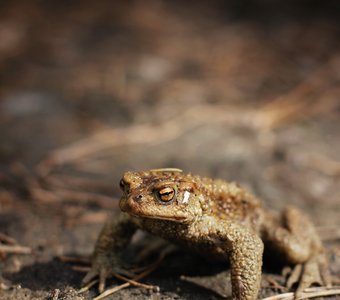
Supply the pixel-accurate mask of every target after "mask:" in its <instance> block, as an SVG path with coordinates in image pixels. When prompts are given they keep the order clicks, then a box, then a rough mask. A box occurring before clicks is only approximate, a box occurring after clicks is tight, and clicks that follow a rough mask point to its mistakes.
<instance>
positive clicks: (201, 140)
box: [0, 0, 340, 300]
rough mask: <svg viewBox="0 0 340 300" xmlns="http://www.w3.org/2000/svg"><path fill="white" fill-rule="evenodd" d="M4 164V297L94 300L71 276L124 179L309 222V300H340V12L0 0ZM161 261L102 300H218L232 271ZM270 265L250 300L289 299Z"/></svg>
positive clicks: (131, 251)
mask: <svg viewBox="0 0 340 300" xmlns="http://www.w3.org/2000/svg"><path fill="white" fill-rule="evenodd" d="M0 161H1V166H0V299H1V300H12V299H18V300H24V299H25V300H31V299H38V300H43V299H44V300H47V299H49V300H66V299H67V300H69V299H78V300H80V299H96V298H95V297H97V296H98V290H97V288H96V286H93V287H91V288H89V289H88V290H86V289H84V290H81V280H82V278H83V277H84V274H85V273H84V272H86V270H87V269H88V267H89V263H88V262H89V257H90V255H91V252H92V249H93V246H94V243H95V240H96V237H97V235H98V233H99V231H100V228H101V227H102V225H103V223H104V222H105V219H106V218H107V216H108V215H110V214H113V215H115V214H117V213H118V211H119V208H118V200H119V197H120V190H119V179H120V177H121V175H122V173H123V172H124V171H127V170H143V169H151V168H162V167H177V168H181V169H183V170H185V171H186V172H192V173H194V174H198V175H202V176H210V177H219V178H223V179H225V180H229V181H237V182H239V183H240V184H241V185H243V186H245V187H246V188H247V189H249V190H250V191H252V192H253V193H254V194H256V195H257V196H258V197H259V198H261V199H262V200H263V202H264V203H265V205H266V206H268V207H270V208H271V209H274V210H280V209H283V208H284V207H285V206H286V205H288V204H292V205H295V206H296V207H298V208H300V209H301V210H302V211H304V212H305V213H307V214H309V215H310V216H311V218H312V220H313V222H314V223H315V225H316V227H317V230H318V232H319V234H320V236H321V238H322V240H323V242H324V245H325V247H326V249H327V257H328V260H329V262H330V271H331V273H332V279H333V287H332V288H328V289H327V288H325V287H314V288H312V289H311V290H309V292H308V293H309V294H308V293H307V294H306V295H305V296H304V298H303V299H307V298H312V297H318V299H321V298H322V297H323V299H337V298H338V299H340V287H339V285H340V4H339V2H338V1H332V0H330V1H321V0H319V1H316V0H312V1H301V0H298V1H293V0H288V1H278V0H274V1H264V0H249V1H237V0H232V1H219V0H213V1H161V0H159V1H157V0H147V1H141V0H139V1H137V0H136V1H132V0H128V1H87V0H86V1H70V2H68V1H38V0H34V1H17V0H14V1H3V2H2V3H1V4H0ZM145 243H152V237H150V236H145V235H143V234H140V233H139V234H137V235H136V236H135V237H134V239H133V241H132V243H131V245H130V246H129V248H128V249H127V252H126V253H125V260H126V261H127V262H129V263H131V264H132V261H133V258H134V257H135V256H136V255H138V253H140V251H141V250H142V249H143V245H145ZM163 253H164V252H160V253H158V254H157V253H155V254H153V255H152V256H151V257H148V258H146V259H145V261H144V262H142V265H143V266H145V267H146V268H148V271H149V274H148V275H145V276H144V277H143V278H142V279H140V280H139V281H138V283H134V282H132V283H131V282H130V283H126V282H125V281H124V280H121V279H118V278H115V277H113V278H110V279H109V280H107V289H112V288H116V289H115V290H111V292H112V294H111V295H109V296H107V297H106V298H105V299H223V297H225V296H226V295H228V291H230V286H229V284H228V282H229V281H228V280H227V277H228V265H227V264H212V263H211V262H209V257H204V258H202V257H198V256H196V255H193V254H192V253H187V252H184V251H177V252H173V253H169V254H168V255H162V254H163ZM267 256H268V262H267V259H266V261H265V265H264V268H263V278H262V288H261V292H260V295H259V299H265V298H268V299H272V300H275V299H292V294H291V293H290V292H291V291H290V290H288V289H287V288H286V287H285V278H286V274H287V272H282V269H283V267H284V266H283V265H280V264H279V263H278V262H277V261H278V260H277V259H276V258H277V257H276V256H275V255H273V254H272V255H271V253H267ZM150 266H151V267H150ZM133 267H136V266H133ZM285 270H286V271H287V268H286V269H285ZM269 297H271V298H269ZM97 299H99V298H97Z"/></svg>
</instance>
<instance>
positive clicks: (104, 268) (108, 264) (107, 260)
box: [82, 255, 134, 293]
mask: <svg viewBox="0 0 340 300" xmlns="http://www.w3.org/2000/svg"><path fill="white" fill-rule="evenodd" d="M113 273H116V274H120V275H124V276H128V277H133V276H134V274H133V273H132V272H130V271H128V270H127V269H125V268H124V267H123V264H122V263H121V261H120V260H119V259H117V258H114V257H108V256H104V255H99V256H97V257H96V258H95V260H94V261H93V263H92V267H91V270H90V271H89V272H88V273H87V274H86V275H85V277H84V279H83V281H82V285H83V286H85V285H87V284H89V283H90V281H91V280H92V279H94V278H95V277H97V276H98V277H99V285H98V290H99V292H100V293H102V292H103V291H104V289H105V281H106V279H107V278H109V277H110V276H111V275H112V274H113Z"/></svg>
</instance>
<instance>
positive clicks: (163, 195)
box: [155, 186, 176, 203]
mask: <svg viewBox="0 0 340 300" xmlns="http://www.w3.org/2000/svg"><path fill="white" fill-rule="evenodd" d="M155 194H156V197H157V199H158V200H159V201H161V202H166V203H168V202H170V201H172V200H174V199H175V197H176V190H175V188H173V187H170V186H168V187H164V188H161V189H159V190H156V191H155Z"/></svg>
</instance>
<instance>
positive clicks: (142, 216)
mask: <svg viewBox="0 0 340 300" xmlns="http://www.w3.org/2000/svg"><path fill="white" fill-rule="evenodd" d="M127 213H128V214H129V215H131V216H134V217H137V218H147V219H154V220H163V221H172V222H178V223H186V221H187V218H185V217H178V216H173V217H168V216H159V215H157V216H155V215H143V214H134V213H133V212H129V211H127Z"/></svg>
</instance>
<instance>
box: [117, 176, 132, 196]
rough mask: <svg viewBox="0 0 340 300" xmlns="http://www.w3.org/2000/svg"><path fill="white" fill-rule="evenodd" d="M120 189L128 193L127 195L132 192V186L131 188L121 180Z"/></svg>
mask: <svg viewBox="0 0 340 300" xmlns="http://www.w3.org/2000/svg"><path fill="white" fill-rule="evenodd" d="M119 187H120V189H121V190H122V191H123V192H124V193H126V194H128V193H129V191H130V186H129V184H128V183H126V182H125V181H124V180H123V179H121V181H120V182H119Z"/></svg>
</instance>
